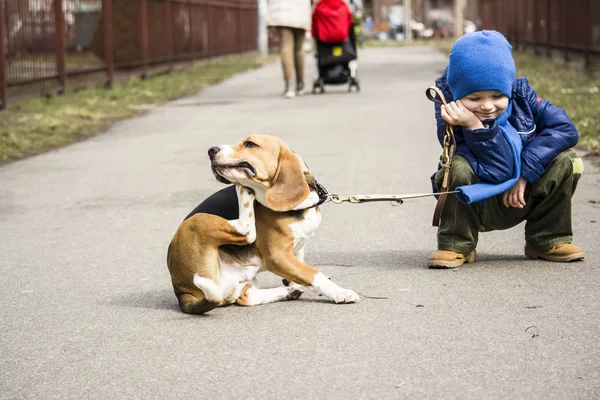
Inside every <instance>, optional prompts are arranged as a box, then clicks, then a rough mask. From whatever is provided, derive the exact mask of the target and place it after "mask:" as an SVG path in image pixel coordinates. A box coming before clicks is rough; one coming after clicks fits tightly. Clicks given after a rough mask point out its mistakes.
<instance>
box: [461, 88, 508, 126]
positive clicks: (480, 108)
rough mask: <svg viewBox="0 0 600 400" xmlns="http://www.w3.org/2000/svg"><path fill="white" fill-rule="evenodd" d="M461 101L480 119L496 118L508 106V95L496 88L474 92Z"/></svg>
mask: <svg viewBox="0 0 600 400" xmlns="http://www.w3.org/2000/svg"><path fill="white" fill-rule="evenodd" d="M460 101H461V102H462V103H463V105H464V106H465V107H466V108H467V110H469V111H471V112H472V113H473V114H475V116H476V117H477V118H479V120H480V121H484V120H486V119H496V118H498V117H499V116H500V115H501V114H502V113H503V112H504V111H506V108H507V107H508V97H507V96H506V95H504V94H502V93H500V92H497V91H495V90H486V91H484V92H474V93H471V94H468V95H466V96H465V97H463V98H462V99H460Z"/></svg>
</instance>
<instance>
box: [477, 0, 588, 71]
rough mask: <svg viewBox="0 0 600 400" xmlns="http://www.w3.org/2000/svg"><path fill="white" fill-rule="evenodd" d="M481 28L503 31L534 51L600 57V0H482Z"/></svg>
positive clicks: (513, 41) (517, 42)
mask: <svg viewBox="0 0 600 400" xmlns="http://www.w3.org/2000/svg"><path fill="white" fill-rule="evenodd" d="M480 12H481V22H482V28H483V29H494V30H497V31H500V32H502V33H503V34H504V35H505V36H507V38H508V39H509V41H510V42H511V43H512V44H513V45H515V46H516V47H517V48H519V47H521V48H530V49H533V50H534V51H535V52H536V54H546V55H549V56H550V55H552V54H553V53H559V54H562V56H563V57H564V58H565V60H570V59H572V58H583V59H584V60H585V63H586V66H590V65H591V64H592V63H594V62H596V61H597V60H598V59H600V0H481V3H480Z"/></svg>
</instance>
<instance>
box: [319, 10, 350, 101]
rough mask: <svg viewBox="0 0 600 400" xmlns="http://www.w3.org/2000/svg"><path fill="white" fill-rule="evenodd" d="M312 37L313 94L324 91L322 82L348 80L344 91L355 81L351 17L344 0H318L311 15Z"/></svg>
mask: <svg viewBox="0 0 600 400" xmlns="http://www.w3.org/2000/svg"><path fill="white" fill-rule="evenodd" d="M312 36H313V38H314V39H315V42H316V46H317V52H316V59H317V69H318V74H319V75H318V78H317V79H316V80H315V81H314V83H313V93H317V90H318V91H319V92H320V93H323V92H325V84H330V85H343V84H346V83H349V84H350V85H349V87H348V91H352V88H353V87H355V88H356V90H357V91H359V90H360V86H359V83H358V65H357V61H356V59H357V56H356V37H355V30H354V18H353V17H352V13H351V11H350V9H349V8H348V6H347V5H346V3H345V2H344V0H321V1H319V3H317V5H316V7H315V10H314V12H313V15H312Z"/></svg>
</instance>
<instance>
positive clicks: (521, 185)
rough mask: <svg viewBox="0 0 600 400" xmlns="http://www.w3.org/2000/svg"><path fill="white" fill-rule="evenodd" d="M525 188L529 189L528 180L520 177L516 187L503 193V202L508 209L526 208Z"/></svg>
mask: <svg viewBox="0 0 600 400" xmlns="http://www.w3.org/2000/svg"><path fill="white" fill-rule="evenodd" d="M525 187H527V179H525V178H523V177H520V178H519V180H518V181H517V183H516V184H515V186H513V187H512V188H510V189H508V190H507V191H506V192H504V193H502V202H503V203H504V206H505V207H506V208H509V207H515V208H523V207H525V205H526V204H525Z"/></svg>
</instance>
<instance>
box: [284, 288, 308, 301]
mask: <svg viewBox="0 0 600 400" xmlns="http://www.w3.org/2000/svg"><path fill="white" fill-rule="evenodd" d="M302 293H304V290H302V289H301V288H297V287H290V288H289V291H288V295H287V296H286V299H287V300H296V299H297V298H298V297H300V296H302Z"/></svg>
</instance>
